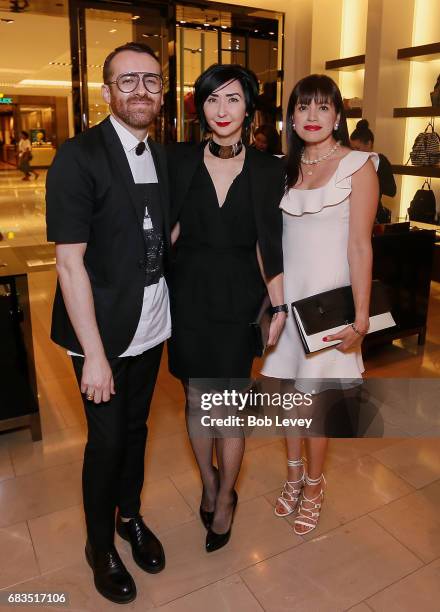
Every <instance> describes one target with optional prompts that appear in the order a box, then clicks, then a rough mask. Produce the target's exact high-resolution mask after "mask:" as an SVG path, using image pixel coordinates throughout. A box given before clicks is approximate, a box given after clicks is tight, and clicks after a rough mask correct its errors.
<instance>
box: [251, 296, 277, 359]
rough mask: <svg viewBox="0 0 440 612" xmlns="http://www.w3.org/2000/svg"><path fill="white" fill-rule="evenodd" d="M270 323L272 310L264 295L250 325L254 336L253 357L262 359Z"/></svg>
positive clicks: (268, 299) (267, 298)
mask: <svg viewBox="0 0 440 612" xmlns="http://www.w3.org/2000/svg"><path fill="white" fill-rule="evenodd" d="M271 321H272V310H271V303H270V298H269V295H268V294H266V295H265V297H264V299H263V302H262V304H261V307H260V310H259V311H258V314H257V317H256V319H255V321H253V322H252V323H251V327H252V328H253V330H254V336H255V355H256V356H257V357H262V356H263V355H264V351H265V350H266V346H267V341H268V339H269V328H270V323H271Z"/></svg>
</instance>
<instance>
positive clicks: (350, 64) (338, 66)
mask: <svg viewBox="0 0 440 612" xmlns="http://www.w3.org/2000/svg"><path fill="white" fill-rule="evenodd" d="M364 66H365V53H364V54H363V55H353V56H352V57H341V58H340V59H335V60H328V61H327V62H325V69H326V70H345V71H350V70H360V69H361V68H364Z"/></svg>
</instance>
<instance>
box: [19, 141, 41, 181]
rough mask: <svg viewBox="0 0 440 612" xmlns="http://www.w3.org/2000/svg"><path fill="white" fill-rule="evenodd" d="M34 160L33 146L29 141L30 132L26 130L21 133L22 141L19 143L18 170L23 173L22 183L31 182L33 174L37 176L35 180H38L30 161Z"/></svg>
mask: <svg viewBox="0 0 440 612" xmlns="http://www.w3.org/2000/svg"><path fill="white" fill-rule="evenodd" d="M31 159H32V146H31V141H30V140H29V134H28V132H25V131H24V130H23V131H22V132H21V136H20V140H19V142H18V169H19V170H20V171H21V172H23V174H24V176H23V178H22V179H21V180H22V181H29V180H30V177H31V174H33V175H34V176H35V180H36V179H37V178H38V174H37V172H35V171H34V170H31V167H30V161H31Z"/></svg>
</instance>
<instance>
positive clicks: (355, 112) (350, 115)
mask: <svg viewBox="0 0 440 612" xmlns="http://www.w3.org/2000/svg"><path fill="white" fill-rule="evenodd" d="M345 116H346V117H347V119H362V109H361V108H346V109H345Z"/></svg>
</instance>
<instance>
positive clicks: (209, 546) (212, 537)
mask: <svg viewBox="0 0 440 612" xmlns="http://www.w3.org/2000/svg"><path fill="white" fill-rule="evenodd" d="M233 495H234V501H233V503H232V517H231V525H230V527H229V529H228V531H227V532H226V533H216V532H215V531H213V530H212V529H211V527H210V528H209V529H208V533H207V534H206V545H205V548H206V552H214V550H218V549H219V548H223V546H226V544H227V543H228V542H229V539H230V537H231V531H232V523H233V522H234V515H235V510H236V508H237V503H238V495H237V491H236V490H235V489H234V492H233Z"/></svg>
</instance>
